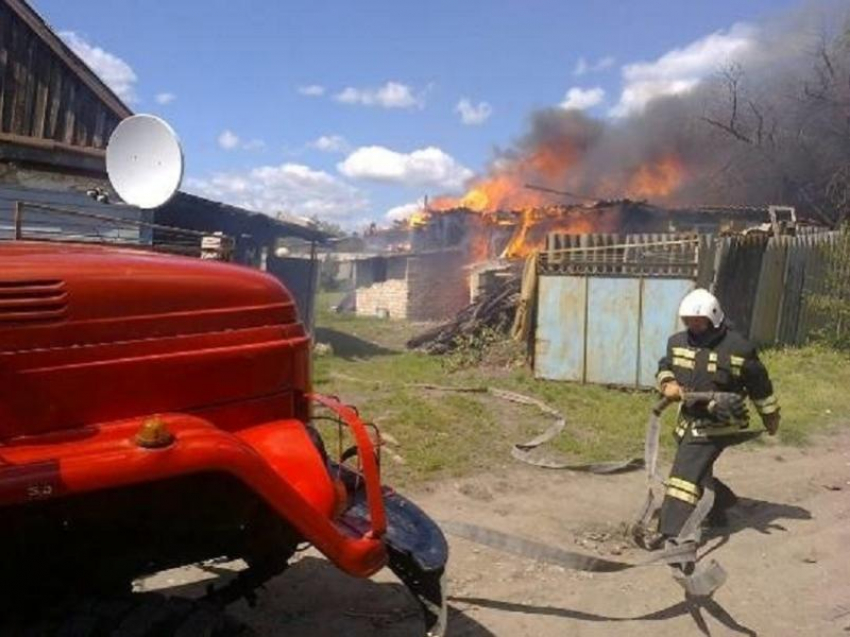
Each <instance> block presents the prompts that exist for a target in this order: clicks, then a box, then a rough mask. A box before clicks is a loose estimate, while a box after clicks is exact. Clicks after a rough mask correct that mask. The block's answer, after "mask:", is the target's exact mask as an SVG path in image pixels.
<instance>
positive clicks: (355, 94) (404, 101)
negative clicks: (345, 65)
mask: <svg viewBox="0 0 850 637" xmlns="http://www.w3.org/2000/svg"><path fill="white" fill-rule="evenodd" d="M334 99H335V100H336V101H337V102H341V103H343V104H359V105H361V106H380V107H381V108H414V107H418V108H423V107H424V106H425V99H424V96H423V95H422V94H419V95H415V94H414V93H413V89H411V88H410V87H409V86H407V84H401V83H399V82H387V83H386V84H384V85H383V86H381V87H380V88H354V87H351V86H349V87H347V88H345V89H343V90H342V91H341V92H339V93H337V94H336V95H335V96H334Z"/></svg>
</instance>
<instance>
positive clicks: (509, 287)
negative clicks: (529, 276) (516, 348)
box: [407, 275, 522, 354]
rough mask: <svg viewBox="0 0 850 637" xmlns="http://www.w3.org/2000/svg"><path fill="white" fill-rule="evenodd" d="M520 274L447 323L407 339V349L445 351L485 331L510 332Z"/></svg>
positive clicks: (517, 300)
mask: <svg viewBox="0 0 850 637" xmlns="http://www.w3.org/2000/svg"><path fill="white" fill-rule="evenodd" d="M521 283H522V279H521V277H520V276H518V275H517V276H512V277H510V278H508V279H506V280H505V281H504V282H502V283H501V284H499V285H498V286H496V287H494V289H493V290H492V291H491V292H490V293H489V294H486V295H483V296H481V297H480V298H479V299H478V300H477V301H475V302H474V303H471V304H470V305H467V306H466V307H465V308H463V309H462V310H461V311H460V312H458V313H457V315H456V316H455V317H454V318H453V319H452V320H450V321H448V322H447V323H443V324H442V325H438V326H437V327H433V328H431V329H428V330H426V331H425V332H422V333H421V334H418V335H417V336H414V337H413V338H411V339H410V340H409V341H407V347H408V349H416V350H420V351H424V352H427V353H428V354H447V353H449V352H451V351H453V350H454V349H456V348H457V347H459V346H460V345H461V344H462V343H464V342H470V341H472V340H474V339H475V338H476V337H478V336H480V335H481V334H483V333H484V332H487V331H489V332H490V333H491V334H492V333H504V334H507V333H508V332H510V329H511V326H512V325H513V322H514V317H515V316H516V311H517V306H518V304H519V298H520V287H521Z"/></svg>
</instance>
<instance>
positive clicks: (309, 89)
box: [298, 84, 325, 97]
mask: <svg viewBox="0 0 850 637" xmlns="http://www.w3.org/2000/svg"><path fill="white" fill-rule="evenodd" d="M298 92H299V93H300V94H301V95H306V96H307V97H321V96H322V95H324V94H325V87H324V86H320V85H318V84H310V85H308V86H299V87H298Z"/></svg>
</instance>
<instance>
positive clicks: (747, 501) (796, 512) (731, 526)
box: [706, 497, 812, 538]
mask: <svg viewBox="0 0 850 637" xmlns="http://www.w3.org/2000/svg"><path fill="white" fill-rule="evenodd" d="M727 519H728V523H727V524H726V526H723V527H719V528H711V529H709V530H708V532H707V533H706V537H709V538H713V537H721V536H732V535H734V534H735V533H739V532H740V531H743V530H745V529H753V530H755V531H758V532H759V533H764V534H765V535H770V534H771V533H773V532H776V531H781V532H785V531H787V530H788V529H787V528H785V527H784V526H783V525H782V524H780V523H779V521H780V520H811V519H812V514H811V512H810V511H809V510H808V509H804V508H803V507H800V506H796V505H793V504H781V503H778V502H768V501H766V500H755V499H752V498H744V497H741V498H739V499H738V503H737V504H735V506H733V507H732V508H730V509H729V510H728V512H727Z"/></svg>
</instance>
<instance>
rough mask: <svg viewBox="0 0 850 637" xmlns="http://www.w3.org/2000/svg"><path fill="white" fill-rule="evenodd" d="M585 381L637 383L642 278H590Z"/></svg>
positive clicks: (632, 384) (614, 383) (620, 383)
mask: <svg viewBox="0 0 850 637" xmlns="http://www.w3.org/2000/svg"><path fill="white" fill-rule="evenodd" d="M587 316H588V320H587V338H586V348H585V349H586V363H585V369H586V374H585V380H586V381H587V382H589V383H602V384H605V385H631V386H634V385H636V384H637V371H638V317H639V316H640V279H609V278H590V279H589V280H588V291H587Z"/></svg>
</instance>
